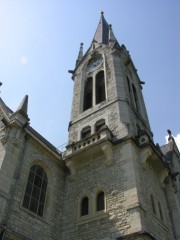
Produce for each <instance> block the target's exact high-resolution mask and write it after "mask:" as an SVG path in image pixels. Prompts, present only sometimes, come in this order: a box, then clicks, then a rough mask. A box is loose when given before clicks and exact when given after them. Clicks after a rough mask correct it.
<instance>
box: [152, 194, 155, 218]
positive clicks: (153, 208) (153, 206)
mask: <svg viewBox="0 0 180 240" xmlns="http://www.w3.org/2000/svg"><path fill="white" fill-rule="evenodd" d="M151 205H152V210H153V213H154V214H156V208H155V203H154V197H153V195H152V194H151Z"/></svg>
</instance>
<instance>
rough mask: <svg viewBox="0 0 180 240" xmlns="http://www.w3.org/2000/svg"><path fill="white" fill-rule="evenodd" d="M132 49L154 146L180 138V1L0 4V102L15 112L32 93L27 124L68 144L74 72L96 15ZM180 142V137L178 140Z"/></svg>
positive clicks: (17, 0)
mask: <svg viewBox="0 0 180 240" xmlns="http://www.w3.org/2000/svg"><path fill="white" fill-rule="evenodd" d="M102 10H103V11H104V16H105V18H106V20H107V22H108V23H111V24H112V27H113V31H114V34H115V36H116V38H117V39H118V41H119V44H125V46H126V48H127V49H128V50H129V52H130V55H131V57H132V60H133V62H134V64H135V67H136V68H137V70H138V74H139V77H140V79H141V80H142V81H145V83H146V84H145V85H144V87H143V95H144V98H145V103H146V107H147V112H148V116H149V119H150V124H151V128H152V131H153V133H154V141H155V143H157V142H158V143H159V144H160V145H163V144H164V143H165V135H166V130H167V129H168V128H169V129H171V131H172V133H173V135H174V136H177V135H178V134H180V107H179V104H180V78H179V76H180V1H179V0H151V1H150V0H149V1H148V0H98V1H97V0H76V1H75V0H0V36H1V37H0V82H3V85H2V86H1V98H2V99H3V100H4V101H5V103H6V104H7V105H8V106H9V107H10V108H11V109H12V110H13V111H15V110H16V109H17V107H18V105H19V104H20V102H21V100H22V99H23V97H24V96H25V95H26V94H28V95H29V107H28V114H29V117H30V119H31V120H30V122H31V126H32V127H33V128H35V129H36V130H37V131H38V132H39V133H40V134H42V135H43V136H44V137H45V138H47V139H48V140H49V141H50V142H52V143H53V144H54V145H55V146H56V147H59V146H60V145H62V144H64V143H66V142H67V139H68V130H67V129H68V123H69V121H70V112H71V103H72V93H73V81H72V80H71V75H70V74H69V73H68V70H69V69H73V68H74V66H75V61H76V58H77V55H78V51H79V45H80V43H81V42H83V43H84V52H85V51H86V50H87V49H88V47H89V46H90V44H91V41H92V39H93V36H94V34H95V31H96V28H97V25H98V22H99V19H100V12H101V11H102ZM178 137H179V138H180V135H178Z"/></svg>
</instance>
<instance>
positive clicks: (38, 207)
mask: <svg viewBox="0 0 180 240" xmlns="http://www.w3.org/2000/svg"><path fill="white" fill-rule="evenodd" d="M47 183H48V179H47V175H46V173H45V171H44V170H43V168H42V167H40V166H39V165H33V166H32V167H31V169H30V171H29V176H28V181H27V185H26V191H25V195H24V200H23V207H25V208H27V209H29V210H30V211H32V212H34V213H36V214H37V215H39V216H41V217H42V216H43V210H44V204H45V197H46V190H47Z"/></svg>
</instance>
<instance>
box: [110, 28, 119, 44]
mask: <svg viewBox="0 0 180 240" xmlns="http://www.w3.org/2000/svg"><path fill="white" fill-rule="evenodd" d="M116 41H117V40H116V38H115V36H114V33H113V30H112V25H111V24H109V42H116Z"/></svg>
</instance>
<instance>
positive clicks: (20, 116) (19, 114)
mask: <svg viewBox="0 0 180 240" xmlns="http://www.w3.org/2000/svg"><path fill="white" fill-rule="evenodd" d="M27 110H28V95H26V96H25V97H24V98H23V100H22V102H21V103H20V105H19V107H18V108H17V110H16V112H14V114H12V116H11V120H14V119H16V120H18V121H19V122H20V123H21V124H23V125H24V124H27V123H28V122H29V118H28V114H27Z"/></svg>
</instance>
